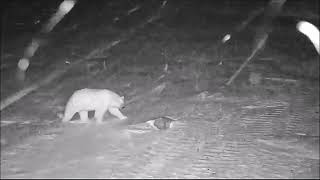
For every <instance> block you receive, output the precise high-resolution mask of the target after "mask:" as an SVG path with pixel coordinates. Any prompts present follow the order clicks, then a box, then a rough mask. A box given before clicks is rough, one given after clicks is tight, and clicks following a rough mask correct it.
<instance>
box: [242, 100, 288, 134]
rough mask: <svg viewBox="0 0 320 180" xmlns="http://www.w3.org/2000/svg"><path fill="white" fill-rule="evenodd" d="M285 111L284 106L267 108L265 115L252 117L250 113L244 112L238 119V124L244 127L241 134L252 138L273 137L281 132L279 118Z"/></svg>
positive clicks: (285, 107)
mask: <svg viewBox="0 0 320 180" xmlns="http://www.w3.org/2000/svg"><path fill="white" fill-rule="evenodd" d="M286 109H287V106H284V105H278V106H274V107H268V108H266V112H265V113H263V114H261V115H258V116H253V117H252V115H251V114H250V112H246V113H245V114H243V115H242V117H241V119H240V123H241V124H242V125H243V126H244V127H245V128H244V129H245V131H244V132H243V133H245V134H249V135H251V136H254V137H262V136H270V135H271V136H272V135H275V134H276V133H278V132H279V131H281V129H279V128H281V127H282V126H283V125H281V117H282V113H283V112H284V111H285V110H286ZM279 123H280V124H279Z"/></svg>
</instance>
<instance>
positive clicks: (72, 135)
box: [1, 1, 320, 178]
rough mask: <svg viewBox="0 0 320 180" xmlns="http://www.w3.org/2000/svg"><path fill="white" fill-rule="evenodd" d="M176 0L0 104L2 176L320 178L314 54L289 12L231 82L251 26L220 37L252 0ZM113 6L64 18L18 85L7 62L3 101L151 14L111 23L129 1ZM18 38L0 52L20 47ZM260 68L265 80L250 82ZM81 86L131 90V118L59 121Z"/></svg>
mask: <svg viewBox="0 0 320 180" xmlns="http://www.w3.org/2000/svg"><path fill="white" fill-rule="evenodd" d="M99 2H100V1H99ZM102 2H103V1H102ZM110 2H114V1H110ZM171 2H172V1H169V3H168V7H169V9H167V11H165V16H164V17H163V18H162V19H160V20H158V21H155V22H154V23H151V24H148V25H146V26H145V27H144V28H142V29H140V30H139V31H137V32H136V33H135V34H133V35H132V37H130V39H129V40H127V41H125V42H122V43H120V44H119V45H117V46H114V47H113V48H112V49H110V50H109V51H102V52H100V54H99V55H100V58H93V59H90V60H87V61H85V62H83V63H81V64H80V65H77V66H75V67H73V68H71V69H70V70H69V71H68V72H67V73H66V74H65V75H64V76H63V77H61V78H59V79H57V80H55V81H53V82H52V83H50V84H48V85H46V86H43V87H41V88H39V89H38V90H36V91H35V92H33V93H31V94H29V95H27V96H25V97H24V98H22V99H21V100H20V101H18V102H16V103H14V104H12V105H11V106H9V107H7V108H6V109H5V110H3V111H1V178H319V168H320V167H319V56H318V55H317V54H316V53H315V51H314V49H312V48H313V46H312V45H310V43H309V42H308V40H307V39H305V38H304V37H303V36H301V35H300V34H298V32H297V31H296V30H295V29H294V28H295V27H294V22H295V20H296V18H294V17H288V16H283V17H281V18H279V19H278V20H277V21H276V23H275V24H276V25H275V29H274V31H273V32H272V33H271V35H270V36H269V39H268V41H267V44H266V46H265V48H264V49H263V51H262V52H261V53H259V55H258V56H257V57H256V58H254V60H253V61H252V62H251V63H250V64H249V65H248V67H246V68H245V69H244V70H243V71H242V72H241V74H240V76H239V77H238V78H236V79H235V81H234V83H232V84H231V85H230V86H228V87H226V86H224V84H225V82H226V81H227V80H228V79H229V78H230V77H231V76H232V74H233V73H234V72H235V71H236V70H237V68H238V67H239V66H240V65H241V63H242V62H243V61H244V60H245V58H246V57H247V56H248V55H249V54H250V52H251V50H252V44H253V43H252V42H253V41H254V39H253V38H254V37H253V33H254V32H255V31H256V29H257V26H258V23H256V22H253V23H252V24H250V25H249V26H248V27H247V28H246V29H245V30H243V31H242V32H239V33H237V34H236V36H235V37H234V39H232V41H231V42H230V43H228V44H221V38H222V37H223V36H224V35H225V34H226V33H228V32H231V31H232V30H233V29H234V27H235V26H237V25H238V24H240V23H241V22H242V21H243V20H244V19H246V18H247V15H248V11H249V10H253V9H255V8H256V7H255V5H252V7H249V6H237V7H239V8H230V9H227V8H226V9H224V11H222V8H225V7H226V6H225V4H223V3H222V4H220V6H219V7H215V8H216V9H215V10H216V11H213V10H212V9H210V7H209V6H207V5H206V4H205V3H203V4H201V3H199V4H197V3H195V4H194V2H193V1H184V2H181V1H176V2H175V3H172V4H171ZM100 3H101V2H100ZM179 3H180V4H179ZM110 4H111V3H110ZM115 4H116V3H115ZM100 5H101V4H100ZM147 5H148V4H147ZM258 5H259V3H258ZM258 5H257V6H258ZM289 5H290V4H289ZM110 6H111V5H110ZM114 6H116V5H114ZM108 7H109V5H105V6H98V5H95V6H88V7H86V8H88V9H91V8H92V9H94V10H96V11H95V12H98V13H96V15H92V14H90V13H87V14H86V13H83V14H82V16H80V15H79V14H77V12H75V15H73V17H72V18H70V19H68V20H66V21H65V22H61V23H62V25H60V26H58V27H57V29H56V31H55V32H54V33H53V35H51V36H50V42H49V43H48V44H47V45H46V46H44V47H43V48H40V49H39V51H38V52H37V53H36V54H35V56H34V59H33V60H32V62H31V66H30V70H28V78H27V80H26V82H24V83H23V84H21V83H18V82H15V81H14V79H13V77H14V75H13V74H14V70H15V69H14V67H12V66H9V65H8V68H6V69H2V70H1V99H3V98H5V97H7V96H8V95H10V94H11V93H12V92H15V91H16V90H17V89H19V88H21V87H26V86H28V84H30V83H32V82H34V81H36V80H38V79H41V78H43V76H45V75H47V74H49V73H50V72H51V71H52V70H54V69H55V68H56V67H57V66H56V64H58V63H61V62H64V61H69V62H70V63H71V64H72V62H75V61H76V60H77V59H79V58H81V57H83V56H84V55H85V54H86V53H89V52H91V51H92V50H93V49H103V48H104V47H105V46H106V44H108V42H111V41H112V40H114V39H116V37H118V36H120V34H121V33H126V32H127V31H126V30H127V29H128V28H130V27H133V26H134V25H135V22H139V21H140V20H141V19H142V18H141V17H144V15H145V14H147V13H146V12H144V11H142V12H141V14H139V12H137V13H138V14H137V15H132V16H128V17H127V16H123V17H122V18H123V19H121V18H120V21H119V24H116V23H113V21H112V18H113V17H115V16H116V15H117V13H118V14H121V13H119V12H122V14H123V12H126V11H125V9H129V8H127V7H125V6H122V7H121V8H123V9H121V8H119V9H117V10H114V12H113V11H112V12H110V11H104V10H105V9H107V8H108ZM289 7H290V6H289ZM82 8H84V7H82ZM95 8H96V9H95ZM97 8H98V10H97ZM99 8H100V9H99ZM104 8H105V9H104ZM92 9H91V10H92ZM219 9H220V11H219ZM227 10H230V11H227ZM285 10H286V9H285ZM75 11H76V10H75ZM222 12H224V13H222ZM244 12H247V13H244ZM144 13H145V14H144ZM318 14H319V11H318ZM119 17H121V16H119ZM130 18H131V19H130ZM121 23H122V24H121ZM21 39H24V38H23V37H21ZM25 39H26V38H25ZM21 41H22V40H21ZM12 46H13V45H12ZM16 47H17V48H13V49H9V48H8V50H6V52H5V53H7V54H10V53H12V54H13V52H16V53H17V52H20V51H21V50H20V49H21V48H23V47H22V46H21V47H20V46H16ZM18 47H19V48H20V49H19V48H18ZM15 55H16V54H15ZM16 56H17V55H16ZM101 57H103V58H101ZM1 63H2V64H1V65H4V64H10V63H11V64H14V61H12V60H11V61H10V60H8V59H4V58H3V59H2V61H1ZM104 65H105V67H104ZM66 66H68V64H66ZM255 74H258V76H261V77H263V78H265V79H262V81H261V82H259V83H254V81H252V77H253V75H255ZM267 78H282V79H293V80H294V81H289V82H281V81H280V82H279V81H275V80H270V79H267ZM13 82H14V83H13ZM81 88H107V89H110V90H112V91H115V92H117V93H118V94H120V95H124V96H125V101H129V100H131V99H135V98H136V100H135V101H133V102H132V103H130V104H128V105H127V106H126V107H125V108H124V109H122V110H121V111H122V112H123V113H124V114H125V115H126V116H128V117H129V118H128V119H127V120H124V121H120V120H118V119H116V118H114V117H113V116H112V115H110V114H108V113H106V114H105V117H104V123H103V124H96V123H95V122H94V121H91V123H88V124H79V123H76V122H77V120H78V119H79V116H78V115H75V116H74V118H73V121H72V122H75V123H61V119H60V118H59V116H58V115H59V114H60V113H63V111H64V106H65V104H66V102H67V100H68V98H69V97H70V95H71V94H72V93H73V92H74V91H75V90H77V89H81ZM137 97H139V98H137ZM89 115H90V116H91V117H92V116H93V113H92V112H90V114H89ZM163 116H170V117H172V118H173V119H176V121H174V122H173V126H172V128H170V129H167V130H156V129H154V128H152V127H151V126H150V125H148V124H147V123H146V121H149V120H152V119H155V118H159V117H163Z"/></svg>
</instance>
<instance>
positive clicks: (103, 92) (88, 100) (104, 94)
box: [62, 88, 127, 123]
mask: <svg viewBox="0 0 320 180" xmlns="http://www.w3.org/2000/svg"><path fill="white" fill-rule="evenodd" d="M123 104H124V97H123V96H122V97H120V96H119V95H118V94H116V93H115V92H112V91H110V90H107V89H88V88H85V89H80V90H77V91H75V92H74V93H73V94H72V96H71V97H70V99H69V100H68V103H67V105H66V107H65V112H64V117H63V119H62V121H63V122H68V121H70V120H71V118H72V117H73V115H74V114H75V113H77V112H78V113H79V115H80V119H81V121H83V122H87V121H88V120H89V119H88V111H95V119H96V121H97V122H98V123H101V122H102V120H103V115H104V113H105V112H106V111H107V110H108V111H109V112H110V113H111V114H112V115H114V116H116V117H118V118H119V119H121V120H124V119H127V116H124V115H123V114H122V113H121V112H120V110H119V109H120V108H121V107H122V106H123Z"/></svg>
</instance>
